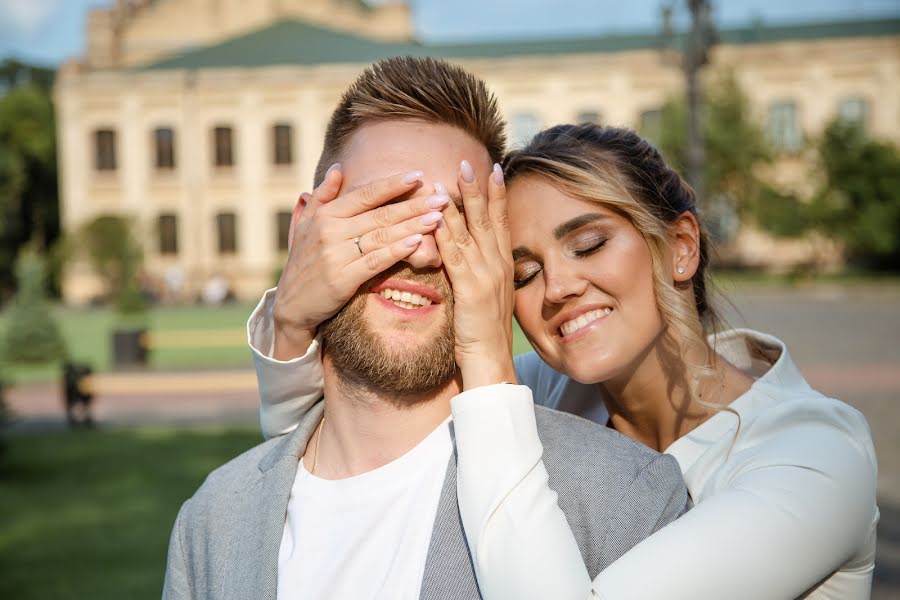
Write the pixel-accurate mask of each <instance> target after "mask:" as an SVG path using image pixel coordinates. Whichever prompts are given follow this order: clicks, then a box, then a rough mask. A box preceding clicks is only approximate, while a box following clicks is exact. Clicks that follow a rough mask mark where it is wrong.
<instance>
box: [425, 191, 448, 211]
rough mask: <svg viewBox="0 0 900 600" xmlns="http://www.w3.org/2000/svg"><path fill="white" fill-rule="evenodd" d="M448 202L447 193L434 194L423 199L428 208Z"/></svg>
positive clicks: (437, 206) (438, 206)
mask: <svg viewBox="0 0 900 600" xmlns="http://www.w3.org/2000/svg"><path fill="white" fill-rule="evenodd" d="M448 202H450V196H448V195H447V194H435V195H434V196H428V198H426V199H425V205H426V206H427V207H428V208H440V207H442V206H445V205H446V204H447V203H448Z"/></svg>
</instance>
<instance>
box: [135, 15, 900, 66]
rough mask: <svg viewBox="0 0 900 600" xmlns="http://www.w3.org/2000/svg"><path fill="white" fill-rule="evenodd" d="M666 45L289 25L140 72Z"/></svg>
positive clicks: (801, 27) (813, 26)
mask: <svg viewBox="0 0 900 600" xmlns="http://www.w3.org/2000/svg"><path fill="white" fill-rule="evenodd" d="M897 34H900V18H897V19H881V20H877V21H875V20H868V21H839V22H828V23H806V24H797V25H778V26H765V25H761V24H758V25H752V26H749V27H740V28H733V29H724V30H720V31H719V32H718V35H719V40H720V42H721V43H723V44H758V43H765V42H777V41H787V40H813V39H828V38H846V37H872V36H887V35H897ZM661 43H662V42H661V39H660V36H659V35H657V34H656V33H642V34H625V35H621V34H615V35H602V36H596V37H581V38H560V39H543V40H540V39H538V40H535V39H531V40H508V41H501V42H476V43H460V44H422V43H417V42H409V43H396V42H394V43H392V42H383V41H378V40H373V39H369V38H365V37H361V36H357V35H353V34H350V33H344V32H340V31H336V30H333V29H326V28H324V27H319V26H316V25H313V24H311V23H306V22H303V21H296V20H286V21H280V22H277V23H274V24H272V25H269V26H267V27H265V28H263V29H259V30H257V31H254V32H251V33H248V34H245V35H242V36H240V37H236V38H233V39H230V40H227V41H225V42H222V43H219V44H215V45H212V46H208V47H205V48H198V49H193V50H188V51H186V52H183V53H181V54H179V55H176V56H173V57H170V58H167V59H164V60H161V61H158V62H154V63H151V64H148V65H144V66H142V67H138V70H167V69H216V68H235V67H237V68H241V67H264V66H273V65H318V64H337V63H369V62H372V61H375V60H380V59H383V58H388V57H391V56H401V55H413V56H434V57H437V58H456V59H462V58H501V57H513V56H555V55H561V54H587V53H606V52H621V51H626V50H639V49H655V48H660V47H661Z"/></svg>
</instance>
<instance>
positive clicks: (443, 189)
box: [434, 181, 447, 194]
mask: <svg viewBox="0 0 900 600" xmlns="http://www.w3.org/2000/svg"><path fill="white" fill-rule="evenodd" d="M434 191H435V192H437V193H438V194H446V193H447V188H446V187H444V184H443V183H441V182H440V181H439V182H437V183H435V184H434Z"/></svg>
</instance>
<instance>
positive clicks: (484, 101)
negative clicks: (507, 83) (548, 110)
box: [315, 56, 506, 185]
mask: <svg viewBox="0 0 900 600" xmlns="http://www.w3.org/2000/svg"><path fill="white" fill-rule="evenodd" d="M399 120H417V121H425V122H428V123H436V124H440V125H450V126H452V127H456V128H458V129H460V130H462V131H464V132H465V133H467V134H469V135H470V136H472V137H473V138H474V139H475V140H477V141H478V142H479V143H481V144H482V145H483V146H484V147H485V148H486V149H487V151H488V154H489V155H490V157H491V159H492V160H493V161H494V162H500V160H501V159H502V158H503V154H504V152H505V149H506V134H505V133H504V121H503V117H502V116H501V115H500V109H499V108H498V107H497V99H496V98H495V97H494V95H493V94H492V93H491V92H490V91H488V89H487V86H486V85H485V84H484V82H483V81H481V80H480V79H478V78H477V77H475V76H474V75H472V74H471V73H468V72H466V71H465V70H463V69H462V68H460V67H458V66H456V65H452V64H450V63H448V62H446V61H443V60H437V59H434V58H417V57H411V56H404V57H397V58H389V59H386V60H382V61H379V62H376V63H374V64H372V65H371V66H369V67H367V68H366V70H365V71H363V73H362V74H361V75H360V76H359V77H358V78H357V79H356V81H354V82H353V84H352V85H351V86H350V87H349V88H348V89H347V91H346V92H344V95H343V96H342V97H341V101H340V103H339V104H338V106H337V108H336V109H335V110H334V112H333V113H332V115H331V120H330V121H329V122H328V129H326V131H325V145H324V148H323V149H322V155H321V156H320V157H319V164H318V165H317V166H316V176H315V185H319V183H321V182H322V180H323V179H325V172H326V171H327V170H328V167H330V166H331V165H332V164H334V163H336V162H340V159H341V158H340V157H341V154H342V152H343V150H344V148H345V147H346V145H347V142H348V141H349V139H350V137H351V136H352V135H353V134H354V133H355V132H356V131H357V130H358V129H359V128H360V127H362V126H364V125H368V124H370V123H377V122H382V121H399Z"/></svg>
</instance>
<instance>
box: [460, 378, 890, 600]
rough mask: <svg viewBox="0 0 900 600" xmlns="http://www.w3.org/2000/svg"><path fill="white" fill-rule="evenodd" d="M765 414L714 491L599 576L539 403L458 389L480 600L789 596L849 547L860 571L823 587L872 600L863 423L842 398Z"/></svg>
mask: <svg viewBox="0 0 900 600" xmlns="http://www.w3.org/2000/svg"><path fill="white" fill-rule="evenodd" d="M475 392H477V390H475ZM472 393H473V392H467V394H472ZM816 400H824V399H822V398H821V397H818V398H817V399H816ZM771 412H772V413H773V414H772V415H771V417H770V418H769V419H768V422H764V421H761V420H757V422H756V423H754V425H753V427H754V428H755V427H757V426H759V427H762V431H763V432H766V433H765V435H762V436H761V438H760V440H759V443H758V444H756V445H755V446H753V447H752V448H747V449H743V450H741V449H735V452H736V454H735V459H736V460H734V461H733V462H732V463H731V466H730V467H729V468H728V470H727V471H723V472H722V473H721V474H720V476H719V477H717V479H718V480H719V481H718V485H719V486H720V489H717V490H716V491H715V493H713V494H712V495H711V496H710V497H709V498H707V499H702V500H701V501H700V502H699V503H698V505H697V506H696V507H695V508H694V509H693V510H692V511H690V512H688V513H687V514H686V515H685V516H683V517H681V518H680V519H678V520H677V521H675V522H674V523H671V524H669V525H668V526H666V527H664V528H662V529H661V530H659V531H657V532H656V533H654V534H653V535H651V536H650V537H649V538H647V539H646V540H644V541H643V542H641V543H639V544H638V545H637V546H636V547H634V548H633V549H632V550H630V551H629V552H627V553H626V554H625V555H624V556H623V557H621V558H620V559H618V560H617V561H616V562H614V563H613V564H612V565H611V566H610V567H608V568H607V569H605V570H604V571H603V572H602V573H600V574H599V575H598V576H597V577H596V579H595V580H594V581H593V582H591V581H590V577H591V576H594V575H597V574H595V573H592V574H590V576H589V575H588V573H587V570H586V568H585V566H584V563H583V561H582V558H581V555H580V553H579V552H578V548H577V546H576V544H575V541H574V536H573V535H572V533H571V531H570V529H569V526H568V523H567V521H566V519H565V515H563V513H562V511H561V510H560V509H559V508H558V506H557V504H556V494H555V493H554V492H553V491H552V490H551V489H550V488H549V487H548V486H547V474H546V469H545V468H544V465H543V462H542V461H541V458H540V457H541V452H542V450H541V446H540V441H539V440H538V438H537V432H536V430H535V427H534V420H533V419H534V417H533V409H532V408H531V407H530V406H528V405H527V403H525V402H524V401H523V400H522V399H521V398H520V399H513V398H510V397H503V396H499V397H497V398H491V399H490V401H488V400H487V399H484V398H482V399H480V401H479V400H477V399H476V400H472V397H469V398H468V399H466V398H465V397H463V398H462V399H460V397H457V398H455V399H454V401H453V417H454V424H455V428H456V436H457V444H458V455H459V475H458V478H459V503H460V513H461V515H462V519H463V525H464V527H465V530H466V534H467V537H468V539H469V540H470V544H472V554H473V558H474V560H475V563H476V574H477V575H478V579H479V585H480V586H481V589H482V591H483V592H484V595H485V598H486V599H487V600H494V599H497V598H507V597H515V598H517V599H518V600H528V599H529V598H534V599H535V600H537V599H539V598H546V597H548V596H547V595H546V591H547V590H555V591H554V593H553V594H552V597H553V598H554V599H556V600H568V599H571V600H584V599H585V598H600V599H605V600H616V599H619V598H623V599H624V598H627V599H629V600H632V599H635V600H636V599H643V598H647V599H651V598H661V597H665V598H673V599H676V600H677V599H685V600H687V599H691V600H693V599H696V598H773V599H774V598H795V597H797V596H799V595H801V594H802V593H803V592H804V591H806V590H808V589H809V588H811V587H813V586H815V585H816V584H817V583H818V582H820V581H821V580H823V579H824V578H826V577H827V576H829V575H830V574H831V573H832V572H833V571H835V570H836V569H838V568H840V567H841V566H842V565H844V564H845V563H847V561H848V560H850V559H851V558H853V557H854V556H855V557H856V558H857V560H858V565H854V566H858V572H854V573H848V574H847V575H846V576H843V575H842V577H841V578H840V579H837V578H836V579H834V580H831V581H828V582H825V583H824V584H823V588H822V589H823V592H824V593H826V596H825V597H829V598H848V599H857V598H868V590H869V587H870V585H871V559H872V556H867V555H866V550H867V549H868V548H871V551H872V553H874V524H875V522H876V521H877V509H875V496H874V494H875V477H876V468H875V462H874V453H873V452H872V451H871V441H870V434H869V432H868V428H867V426H866V424H865V422H864V420H862V418H861V416H859V415H858V413H856V411H853V410H852V409H849V407H846V406H845V405H842V404H840V403H836V402H835V403H833V404H832V405H829V406H828V407H823V405H822V402H816V403H815V404H814V405H808V406H803V405H801V403H791V408H790V409H785V410H783V411H771ZM623 508H627V507H623ZM517 515H519V516H517ZM826 590H827V592H826Z"/></svg>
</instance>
